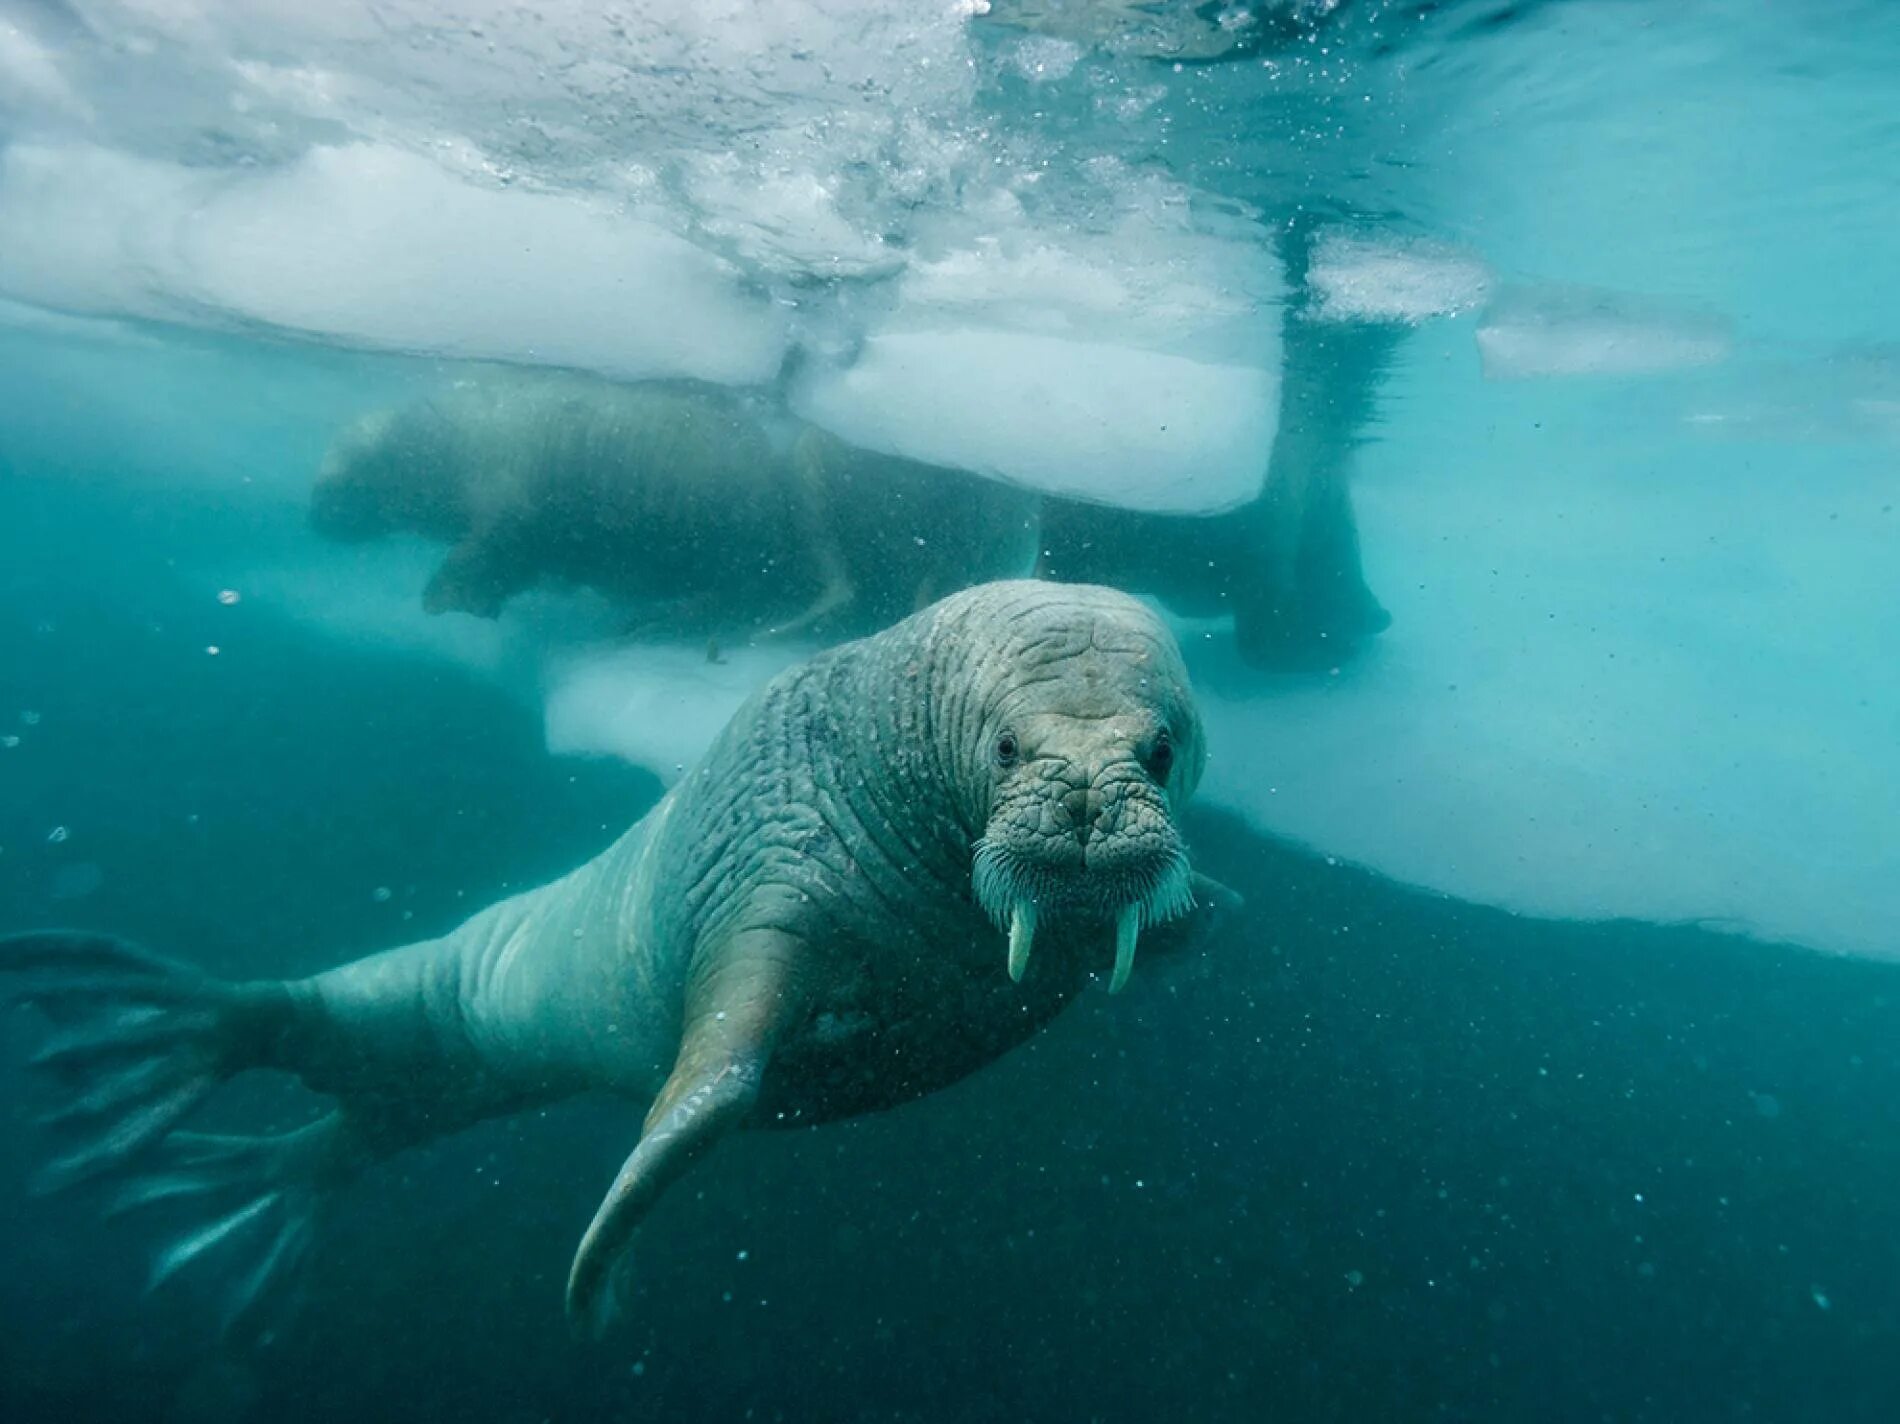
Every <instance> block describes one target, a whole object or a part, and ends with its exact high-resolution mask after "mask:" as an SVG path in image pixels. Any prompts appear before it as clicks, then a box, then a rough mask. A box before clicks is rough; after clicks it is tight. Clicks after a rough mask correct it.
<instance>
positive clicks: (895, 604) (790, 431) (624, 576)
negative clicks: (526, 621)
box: [310, 371, 1037, 634]
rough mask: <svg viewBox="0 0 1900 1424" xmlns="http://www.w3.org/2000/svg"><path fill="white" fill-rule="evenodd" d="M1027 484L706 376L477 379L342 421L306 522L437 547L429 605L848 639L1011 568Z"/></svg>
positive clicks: (327, 530) (1028, 559)
mask: <svg viewBox="0 0 1900 1424" xmlns="http://www.w3.org/2000/svg"><path fill="white" fill-rule="evenodd" d="M1036 515H1037V501H1036V499H1035V497H1034V496H1033V495H1031V494H1028V493H1026V492H1024V491H1020V490H1014V489H1011V488H1009V487H1007V486H1004V485H999V484H995V483H994V482H991V481H987V480H979V479H976V478H974V477H973V476H970V475H966V474H963V473H961V472H959V471H955V470H945V469H939V468H937V467H934V466H928V465H921V464H918V463H916V462H914V461H910V460H903V459H899V458H896V457H893V456H886V455H877V454H873V453H871V452H869V451H864V450H859V449H857V448H855V447H853V446H850V445H847V444H845V443H844V442H843V441H841V440H838V439H837V438H836V437H834V436H831V435H828V434H826V433H825V432H823V431H820V430H817V429H814V428H812V427H810V426H805V425H802V424H800V423H798V422H795V421H791V420H789V419H788V418H786V417H783V416H780V415H777V414H776V413H774V412H773V411H771V410H770V409H769V408H768V407H767V406H766V404H765V403H764V402H763V401H761V400H760V399H757V398H754V397H750V396H746V395H743V394H740V393H737V392H733V391H728V390H723V389H720V388H719V387H715V386H704V385H697V384H687V383H677V384H664V383H647V384H642V385H621V384H616V383H614V382H611V381H605V380H599V379H596V378H593V377H589V376H580V375H573V374H562V373H552V374H551V373H546V372H538V373H536V372H521V371H514V372H509V371H494V372H488V373H485V374H483V375H481V376H479V377H474V378H470V379H466V380H463V381H459V382H457V383H456V384H455V385H453V386H451V387H449V388H447V389H445V390H442V391H440V392H437V393H435V394H433V395H431V396H428V397H426V398H424V399H421V400H416V401H412V402H410V403H408V404H405V405H400V406H396V407H392V408H390V409H387V410H382V411H378V412H375V413H373V414H370V415H367V416H365V417H363V418H362V419H361V420H359V421H357V422H356V423H355V424H354V425H353V426H351V427H350V428H349V429H347V430H346V431H344V432H343V433H342V434H341V435H340V436H339V437H338V438H337V440H336V441H335V443H334V444H333V446H332V448H331V449H330V451H329V453H328V455H327V456H326V458H325V460H324V463H323V468H322V469H321V471H320V472H319V474H318V477H317V482H316V485H315V488H314V489H313V490H312V492H311V501H310V517H311V522H312V524H313V525H314V526H315V528H316V529H317V530H318V532H319V533H322V534H324V535H326V536H327V537H330V538H333V539H342V540H359V539H372V538H379V537H382V536H384V535H388V534H396V533H413V534H420V535H422V536H424V537H425V538H428V539H432V540H435V541H438V542H441V543H446V544H448V545H449V551H448V553H447V555H446V556H445V557H444V558H443V560H442V563H441V566H440V567H439V568H437V570H436V571H435V574H434V576H433V577H432V578H431V579H430V580H429V584H428V587H427V588H426V589H425V590H424V592H423V606H424V607H425V608H426V609H427V610H428V611H429V612H431V613H447V612H462V613H473V614H476V615H478V616H481V617H485V618H493V617H495V616H497V615H498V614H499V613H500V612H501V610H502V608H503V607H504V606H505V605H506V604H507V603H508V602H509V600H510V599H512V598H514V597H515V596H516V595H518V594H520V593H523V592H525V591H526V590H528V589H530V588H532V587H534V586H536V585H537V584H541V583H544V582H545V583H553V584H564V585H569V586H580V587H586V588H593V589H596V590H599V591H600V592H602V593H604V594H606V595H607V596H608V597H609V598H610V599H612V600H614V601H615V602H617V603H619V604H621V605H623V606H625V607H626V608H628V609H629V611H630V612H632V613H633V614H635V615H636V616H637V617H638V618H639V619H640V621H641V622H642V623H643V624H645V625H647V626H663V627H665V628H666V630H667V631H668V632H671V633H675V634H677V633H682V632H683V633H689V634H692V633H702V634H703V633H708V632H722V631H756V630H760V629H765V628H769V629H771V630H772V631H775V632H788V631H791V630H792V629H795V628H803V627H806V626H809V625H812V624H817V623H820V622H821V621H823V622H824V623H825V625H826V627H827V631H830V632H833V633H837V632H846V633H849V632H868V631H871V630H873V629H875V628H879V627H883V626H885V625H886V624H889V623H892V622H895V621H896V620H897V619H899V618H902V617H905V616H907V615H908V614H911V613H913V612H915V611H916V610H917V609H918V608H920V607H922V606H923V605H924V604H926V603H928V602H930V601H931V599H933V598H937V597H940V596H942V595H943V594H945V593H948V592H951V591H953V590H955V589H958V588H963V587H966V586H968V585H969V584H972V583H978V582H982V581H984V580H985V579H991V578H1001V577H1007V576H1010V575H1019V574H1024V573H1027V572H1028V571H1029V569H1030V567H1031V565H1032V564H1033V563H1034V562H1035V557H1036V547H1037V545H1036Z"/></svg>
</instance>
